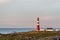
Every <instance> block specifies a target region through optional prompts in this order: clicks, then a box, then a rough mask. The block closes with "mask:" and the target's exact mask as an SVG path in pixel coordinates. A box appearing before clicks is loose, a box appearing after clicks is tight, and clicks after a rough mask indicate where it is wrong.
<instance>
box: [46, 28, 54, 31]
mask: <svg viewBox="0 0 60 40" xmlns="http://www.w3.org/2000/svg"><path fill="white" fill-rule="evenodd" d="M46 31H54V29H53V28H46Z"/></svg>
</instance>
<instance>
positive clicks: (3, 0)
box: [0, 0, 11, 3]
mask: <svg viewBox="0 0 60 40" xmlns="http://www.w3.org/2000/svg"><path fill="white" fill-rule="evenodd" d="M8 2H11V0H0V3H8Z"/></svg>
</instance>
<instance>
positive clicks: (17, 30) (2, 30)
mask: <svg viewBox="0 0 60 40" xmlns="http://www.w3.org/2000/svg"><path fill="white" fill-rule="evenodd" d="M41 29H46V28H41ZM54 29H59V30H60V28H54ZM33 30H36V28H0V33H1V34H8V33H14V32H28V31H33Z"/></svg>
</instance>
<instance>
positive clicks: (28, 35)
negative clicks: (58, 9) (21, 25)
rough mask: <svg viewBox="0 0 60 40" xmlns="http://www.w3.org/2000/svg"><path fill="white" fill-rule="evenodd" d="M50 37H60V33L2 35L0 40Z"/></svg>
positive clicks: (32, 32)
mask: <svg viewBox="0 0 60 40" xmlns="http://www.w3.org/2000/svg"><path fill="white" fill-rule="evenodd" d="M49 36H60V31H51V32H49V31H40V32H36V31H30V32H17V33H10V34H0V40H38V39H40V38H44V37H49Z"/></svg>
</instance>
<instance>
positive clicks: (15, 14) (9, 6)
mask: <svg viewBox="0 0 60 40" xmlns="http://www.w3.org/2000/svg"><path fill="white" fill-rule="evenodd" d="M36 17H40V26H41V28H42V27H58V28H60V0H0V27H1V28H7V27H8V28H11V27H12V28H22V27H23V28H26V27H28V28H31V27H32V28H35V26H36Z"/></svg>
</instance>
